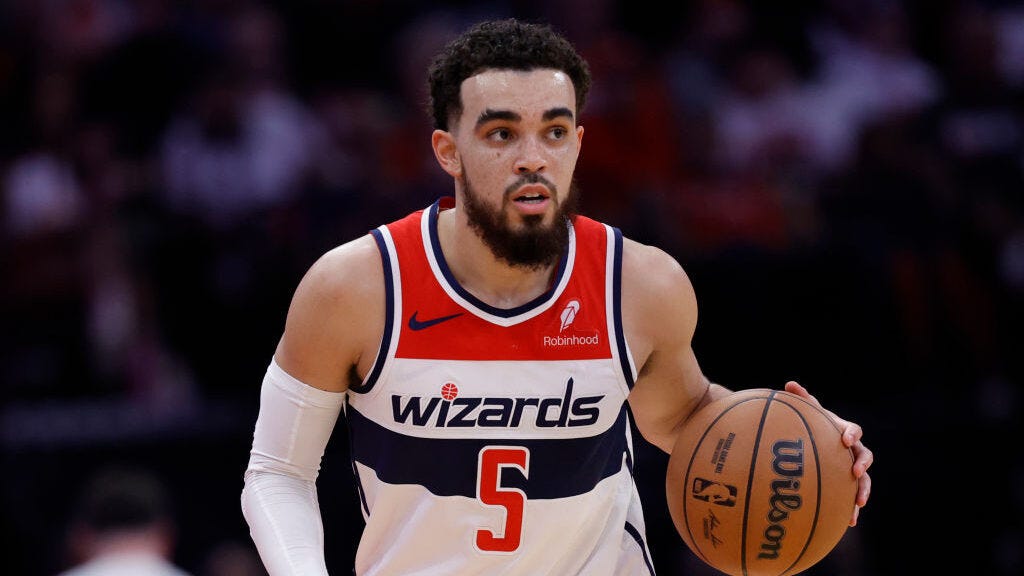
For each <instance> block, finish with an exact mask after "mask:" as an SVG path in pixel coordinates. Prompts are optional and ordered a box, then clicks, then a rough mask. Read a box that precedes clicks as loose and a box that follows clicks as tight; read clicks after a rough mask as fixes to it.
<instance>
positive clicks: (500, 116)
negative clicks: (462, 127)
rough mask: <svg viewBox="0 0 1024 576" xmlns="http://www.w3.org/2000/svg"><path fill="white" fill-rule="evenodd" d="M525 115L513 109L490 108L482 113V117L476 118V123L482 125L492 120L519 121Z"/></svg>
mask: <svg viewBox="0 0 1024 576" xmlns="http://www.w3.org/2000/svg"><path fill="white" fill-rule="evenodd" d="M522 119H523V117H522V116H520V115H519V114H517V113H515V112H513V111H511V110H492V109H490V108H488V109H486V110H484V111H483V112H481V113H480V117H479V118H477V119H476V125H477V126H482V125H484V124H486V123H488V122H490V121H491V120H508V121H510V122H519V121H520V120H522Z"/></svg>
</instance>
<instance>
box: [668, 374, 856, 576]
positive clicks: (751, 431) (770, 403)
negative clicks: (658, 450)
mask: <svg viewBox="0 0 1024 576" xmlns="http://www.w3.org/2000/svg"><path fill="white" fill-rule="evenodd" d="M852 467H853V452H852V451H851V450H850V449H849V448H847V447H846V446H844V445H843V442H842V438H841V431H840V430H839V428H838V427H837V426H836V424H835V423H834V422H833V421H832V419H831V418H829V416H828V415H827V414H826V413H825V412H824V411H822V410H821V409H820V408H818V407H816V406H815V405H813V404H812V403H810V402H808V401H807V400H804V399H803V398H801V397H799V396H797V395H795V394H791V393H789V392H785V391H781V390H770V389H763V388H757V389H750V390H740V391H738V392H733V393H732V394H730V395H729V396H726V397H724V398H720V399H718V400H716V401H714V402H712V403H710V404H708V405H707V406H705V407H703V408H701V409H700V410H699V411H698V412H697V413H696V414H694V415H693V416H692V418H691V420H690V421H689V422H687V424H686V427H685V428H684V429H683V430H682V432H681V433H680V435H679V438H678V439H677V440H676V444H675V447H674V448H673V450H672V454H671V455H670V456H669V461H668V468H667V473H666V496H667V501H668V506H669V512H670V515H671V517H672V521H673V523H674V524H675V527H676V530H678V532H679V535H680V536H682V538H683V541H684V542H685V543H686V545H687V546H688V547H689V548H690V550H692V551H693V552H694V554H696V556H698V557H699V558H700V559H701V560H703V561H704V562H706V563H707V564H709V565H710V566H712V567H713V568H715V569H717V570H720V571H722V572H724V573H726V574H734V575H737V576H769V575H771V576H781V575H784V574H785V575H789V574H796V573H798V572H802V571H804V570H806V569H808V568H810V567H811V566H813V565H814V564H816V563H817V562H819V561H820V560H821V559H822V558H824V557H825V556H826V555H827V554H828V553H829V552H830V551H831V550H832V549H833V548H834V547H835V546H836V544H838V543H839V540H840V539H841V538H842V537H843V534H844V533H845V532H846V528H847V527H848V526H849V523H850V519H851V518H852V516H853V508H854V501H855V499H856V496H857V479H856V478H854V476H853V472H852Z"/></svg>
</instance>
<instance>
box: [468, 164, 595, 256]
mask: <svg viewBox="0 0 1024 576" xmlns="http://www.w3.org/2000/svg"><path fill="white" fill-rule="evenodd" d="M461 179H462V188H463V190H464V191H465V202H464V203H463V208H464V209H465V211H466V218H467V219H468V220H469V225H470V226H471V227H472V228H473V230H474V231H476V233H477V236H479V237H480V239H481V240H483V242H484V244H486V245H487V247H488V248H490V250H491V253H492V254H494V256H495V258H498V259H499V260H503V261H505V262H507V263H508V264H511V265H512V266H516V267H520V268H528V269H532V270H539V269H542V268H544V267H546V266H548V265H550V264H553V263H555V262H557V261H558V259H559V258H560V257H561V256H562V254H563V253H565V251H566V249H567V248H568V247H569V222H571V221H572V218H573V217H574V216H575V215H576V210H577V205H578V203H579V190H578V188H577V186H576V182H575V180H573V181H572V182H571V183H570V185H569V193H568V195H566V197H565V199H564V201H561V202H560V201H558V200H557V194H556V189H555V185H554V184H552V183H550V182H548V181H547V180H546V179H544V177H542V176H540V175H539V174H536V173H533V172H531V173H529V174H525V175H523V176H522V177H521V178H519V180H517V181H516V182H515V183H514V184H512V185H511V186H509V187H508V188H506V189H505V194H504V195H503V196H502V203H501V206H500V207H498V208H496V209H492V208H490V207H489V206H487V205H486V204H485V203H484V202H483V201H482V200H481V198H480V196H478V195H477V193H476V190H474V189H473V186H472V184H470V182H469V175H468V174H467V173H466V172H465V171H463V173H462V176H461ZM525 184H542V185H544V186H546V187H547V188H548V190H550V191H551V200H552V201H553V202H555V203H556V204H555V217H554V219H553V220H552V222H551V223H550V224H547V225H545V224H544V216H543V215H541V214H530V215H527V216H524V217H523V218H522V220H523V225H522V227H521V228H519V229H515V228H513V227H512V222H511V214H510V211H508V210H506V209H505V207H506V206H507V205H508V204H509V203H511V202H512V200H511V197H512V194H514V193H515V191H516V190H518V189H519V188H520V187H522V186H523V185H525Z"/></svg>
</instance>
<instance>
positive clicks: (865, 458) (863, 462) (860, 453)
mask: <svg viewBox="0 0 1024 576" xmlns="http://www.w3.org/2000/svg"><path fill="white" fill-rule="evenodd" d="M852 448H853V450H854V455H855V456H856V459H855V460H854V461H853V475H854V476H855V477H857V478H860V477H861V476H864V475H865V474H867V472H868V468H870V467H871V465H872V464H873V463H874V462H875V453H874V452H872V451H871V449H870V448H868V447H867V446H865V445H864V443H863V442H861V441H859V440H858V441H857V443H856V444H854V445H853V446H852Z"/></svg>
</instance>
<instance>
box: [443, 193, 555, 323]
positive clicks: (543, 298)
mask: <svg viewBox="0 0 1024 576" xmlns="http://www.w3.org/2000/svg"><path fill="white" fill-rule="evenodd" d="M440 203H441V201H440V200H438V201H437V202H434V204H433V205H431V206H430V214H429V218H430V225H429V226H428V228H429V230H430V247H431V249H433V251H434V259H435V260H437V267H438V268H440V269H441V274H442V275H443V276H444V278H445V280H447V281H448V285H449V286H451V287H452V289H454V290H455V292H457V293H458V294H459V296H461V297H462V298H463V299H465V300H466V301H467V302H469V303H470V304H472V305H473V306H476V307H477V308H479V309H480V310H483V311H484V312H486V313H488V314H490V315H492V316H498V317H500V318H512V317H515V316H518V315H520V314H524V313H526V312H529V311H530V310H532V309H534V308H536V307H537V306H540V305H541V304H543V303H544V302H547V301H548V300H549V299H550V298H551V296H552V294H554V292H555V287H556V286H558V284H559V283H560V282H561V280H562V276H563V275H564V274H565V266H566V264H567V263H568V261H569V252H568V251H566V252H565V253H564V254H562V257H561V258H560V259H559V260H558V270H557V271H556V272H555V279H554V281H553V282H552V283H551V289H550V290H548V291H547V292H544V293H543V294H541V295H540V296H537V297H536V298H534V299H533V300H530V301H529V302H527V303H526V304H523V305H521V306H516V307H515V308H498V307H495V306H491V305H490V304H488V303H486V302H484V301H483V300H480V299H479V298H477V297H476V296H473V295H472V294H470V293H469V291H467V290H466V289H465V288H463V287H462V286H461V285H459V282H458V281H457V280H456V279H455V276H454V275H453V274H452V271H451V269H449V268H448V262H447V261H446V260H445V259H444V253H443V252H442V251H441V241H440V239H439V238H438V236H437V215H438V212H439V211H440Z"/></svg>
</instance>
